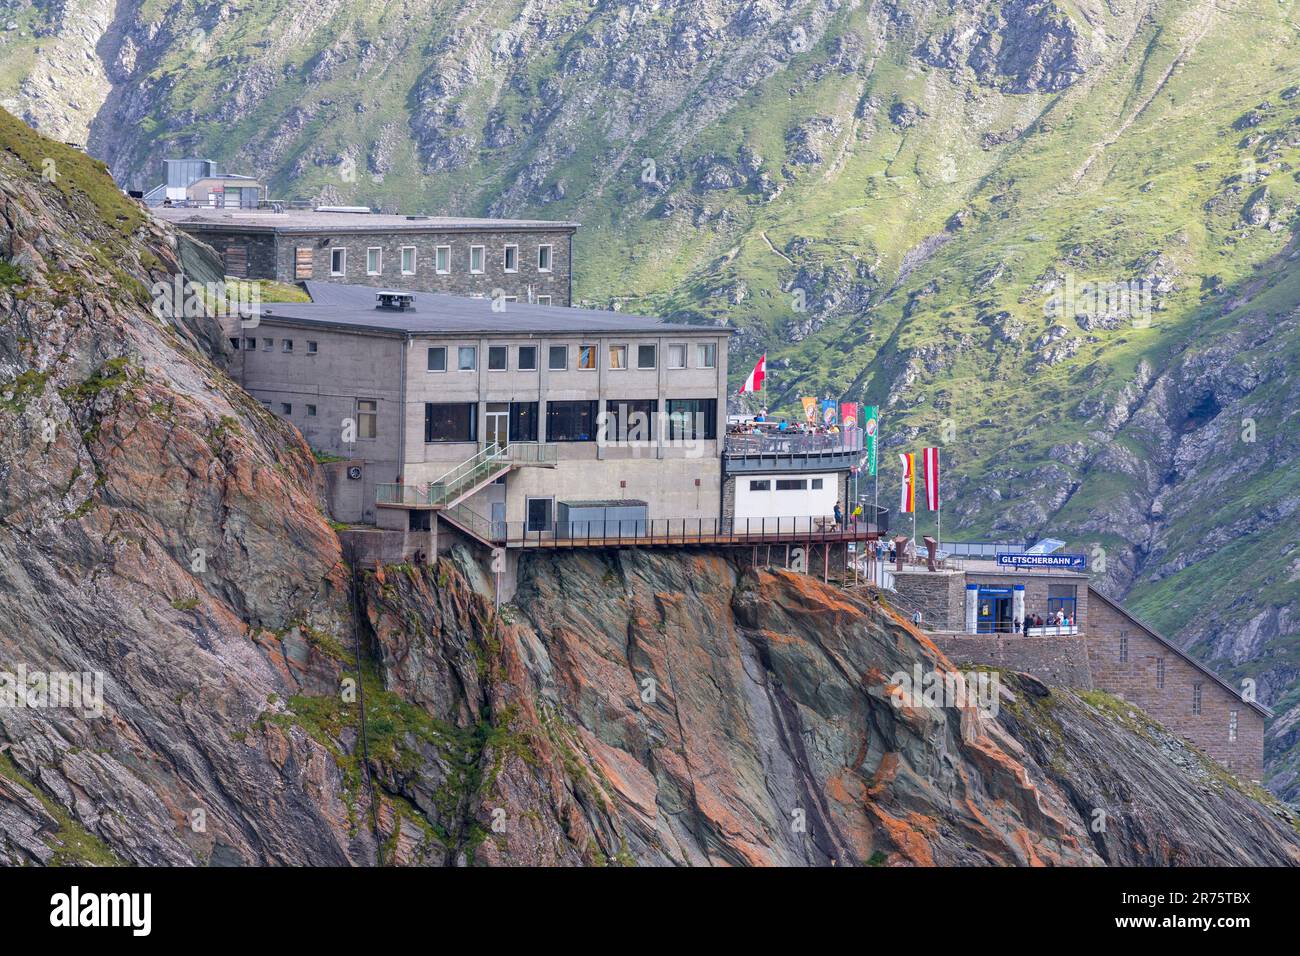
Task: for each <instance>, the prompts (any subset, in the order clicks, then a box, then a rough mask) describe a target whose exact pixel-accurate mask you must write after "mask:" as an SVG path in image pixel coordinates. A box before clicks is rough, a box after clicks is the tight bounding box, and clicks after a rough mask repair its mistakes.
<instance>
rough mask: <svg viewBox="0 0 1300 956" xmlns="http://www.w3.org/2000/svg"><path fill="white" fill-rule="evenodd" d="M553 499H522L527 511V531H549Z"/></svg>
mask: <svg viewBox="0 0 1300 956" xmlns="http://www.w3.org/2000/svg"><path fill="white" fill-rule="evenodd" d="M552 506H553V499H551V498H527V499H525V500H524V510H525V512H526V513H527V516H528V521H527V529H528V530H529V531H534V532H536V531H550V530H551V508H552Z"/></svg>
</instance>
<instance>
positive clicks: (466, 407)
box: [424, 402, 478, 442]
mask: <svg viewBox="0 0 1300 956" xmlns="http://www.w3.org/2000/svg"><path fill="white" fill-rule="evenodd" d="M477 439H478V405H477V403H475V402H446V403H437V402H425V403H424V440H425V441H426V442H435V441H477Z"/></svg>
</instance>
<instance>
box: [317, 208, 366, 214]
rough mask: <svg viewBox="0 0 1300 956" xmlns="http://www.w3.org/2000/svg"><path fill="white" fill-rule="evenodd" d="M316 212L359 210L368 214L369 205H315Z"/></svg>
mask: <svg viewBox="0 0 1300 956" xmlns="http://www.w3.org/2000/svg"><path fill="white" fill-rule="evenodd" d="M316 211H317V212H354V213H355V212H359V213H365V214H366V215H370V207H369V206H317V207H316Z"/></svg>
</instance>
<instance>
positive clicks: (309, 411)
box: [307, 405, 316, 418]
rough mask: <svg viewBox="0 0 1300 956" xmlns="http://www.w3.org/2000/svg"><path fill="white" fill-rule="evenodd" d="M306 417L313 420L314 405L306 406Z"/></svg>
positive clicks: (314, 414) (314, 413)
mask: <svg viewBox="0 0 1300 956" xmlns="http://www.w3.org/2000/svg"><path fill="white" fill-rule="evenodd" d="M307 417H308V418H315V417H316V406H315V405H308V406H307Z"/></svg>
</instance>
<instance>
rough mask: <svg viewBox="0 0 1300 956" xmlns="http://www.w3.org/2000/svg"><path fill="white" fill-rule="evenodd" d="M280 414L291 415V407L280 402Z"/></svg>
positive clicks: (287, 403) (286, 403)
mask: <svg viewBox="0 0 1300 956" xmlns="http://www.w3.org/2000/svg"><path fill="white" fill-rule="evenodd" d="M280 414H281V415H292V414H293V405H292V404H290V403H289V402H281V403H280Z"/></svg>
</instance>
